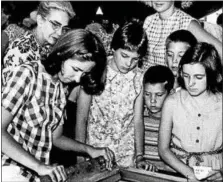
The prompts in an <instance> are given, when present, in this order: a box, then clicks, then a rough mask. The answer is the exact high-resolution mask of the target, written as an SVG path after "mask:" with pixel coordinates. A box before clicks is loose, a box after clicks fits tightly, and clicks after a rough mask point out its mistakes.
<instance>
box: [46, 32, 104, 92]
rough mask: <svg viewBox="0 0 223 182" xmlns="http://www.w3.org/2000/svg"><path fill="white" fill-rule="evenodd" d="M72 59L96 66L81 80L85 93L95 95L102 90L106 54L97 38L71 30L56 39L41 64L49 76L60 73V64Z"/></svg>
mask: <svg viewBox="0 0 223 182" xmlns="http://www.w3.org/2000/svg"><path fill="white" fill-rule="evenodd" d="M72 58H73V59H77V60H79V61H83V62H84V61H92V62H95V64H96V65H95V66H94V68H93V69H92V70H91V72H90V74H87V75H86V76H85V77H84V78H82V79H81V80H82V81H81V84H84V85H83V86H84V89H85V91H86V92H91V93H92V92H95V93H97V91H98V89H99V90H100V89H103V87H104V83H103V81H102V75H103V73H104V70H105V67H106V53H105V49H104V47H103V44H102V43H101V41H100V40H99V38H98V37H97V36H96V35H94V34H92V33H91V32H89V31H87V30H84V29H76V30H71V31H69V32H67V33H66V34H64V35H62V36H61V37H60V38H59V39H58V41H57V43H56V44H55V45H54V46H53V48H52V50H51V52H50V54H49V56H48V57H47V58H46V60H42V64H43V65H44V66H45V69H46V71H47V72H48V73H49V74H50V75H55V74H57V73H59V72H60V71H61V66H62V63H63V62H65V61H66V60H68V59H72ZM89 84H90V85H89ZM89 88H90V89H89ZM93 88H95V89H96V88H98V89H96V90H94V89H93ZM93 90H94V91H93Z"/></svg>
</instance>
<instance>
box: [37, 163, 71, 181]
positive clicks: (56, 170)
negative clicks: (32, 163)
mask: <svg viewBox="0 0 223 182" xmlns="http://www.w3.org/2000/svg"><path fill="white" fill-rule="evenodd" d="M37 173H38V174H39V175H40V176H45V175H49V176H50V178H51V180H52V182H63V181H65V180H66V179H67V175H66V172H65V169H64V167H63V166H62V165H56V164H54V165H40V166H39V167H38V170H37Z"/></svg>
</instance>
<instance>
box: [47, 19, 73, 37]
mask: <svg viewBox="0 0 223 182" xmlns="http://www.w3.org/2000/svg"><path fill="white" fill-rule="evenodd" d="M45 20H47V21H48V22H50V24H51V26H52V28H53V30H54V31H58V30H60V29H61V32H62V34H65V33H66V32H68V31H69V30H70V28H69V27H67V26H64V27H62V25H61V24H60V23H59V22H57V21H52V20H49V19H48V18H45Z"/></svg>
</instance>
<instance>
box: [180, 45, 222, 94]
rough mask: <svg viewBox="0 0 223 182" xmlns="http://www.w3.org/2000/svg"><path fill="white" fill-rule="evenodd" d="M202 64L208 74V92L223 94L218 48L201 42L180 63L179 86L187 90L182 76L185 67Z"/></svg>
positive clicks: (190, 49)
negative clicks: (186, 65)
mask: <svg viewBox="0 0 223 182" xmlns="http://www.w3.org/2000/svg"><path fill="white" fill-rule="evenodd" d="M196 63H199V64H201V65H202V66H203V67H204V69H205V72H206V77H207V91H210V92H212V93H216V92H222V65H221V59H220V56H219V54H218V52H217V50H216V48H215V47H214V46H213V45H211V44H208V43H205V42H200V43H197V44H196V45H195V46H194V47H191V48H189V49H188V50H187V51H186V52H185V54H184V56H183V57H182V59H181V61H180V63H179V77H178V81H179V85H180V86H181V87H182V88H184V89H185V84H184V80H183V78H182V76H181V72H182V69H183V65H185V64H196Z"/></svg>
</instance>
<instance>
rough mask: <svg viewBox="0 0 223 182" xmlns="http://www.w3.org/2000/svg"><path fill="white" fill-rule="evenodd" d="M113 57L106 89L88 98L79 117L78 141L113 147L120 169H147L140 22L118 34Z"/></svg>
mask: <svg viewBox="0 0 223 182" xmlns="http://www.w3.org/2000/svg"><path fill="white" fill-rule="evenodd" d="M111 48H112V50H113V52H114V53H113V56H112V57H110V58H109V59H108V61H107V70H106V71H107V72H106V84H105V89H104V90H103V92H102V93H101V94H100V95H94V96H92V97H91V96H90V95H88V96H86V98H85V100H82V102H83V103H89V104H88V105H86V104H85V105H84V104H82V105H83V107H82V108H79V109H78V111H77V112H78V114H79V115H81V118H85V120H84V121H80V120H77V123H76V139H77V140H79V141H82V142H87V143H88V144H90V145H93V146H97V147H102V146H103V147H109V148H110V149H111V150H113V151H114V153H115V158H116V162H117V164H118V165H119V166H123V167H129V166H135V162H136V166H137V167H145V166H144V165H146V164H145V163H144V162H142V157H143V153H144V151H143V135H144V125H143V93H142V78H143V71H142V70H141V69H140V66H141V65H140V64H142V61H143V58H144V56H145V54H146V49H147V39H146V34H145V32H144V30H143V27H142V24H141V23H140V22H138V21H136V20H133V21H129V22H126V23H124V24H123V25H121V26H120V27H119V28H118V29H117V30H116V32H115V33H114V36H113V39H112V42H111Z"/></svg>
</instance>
